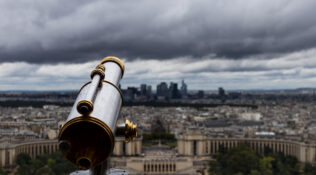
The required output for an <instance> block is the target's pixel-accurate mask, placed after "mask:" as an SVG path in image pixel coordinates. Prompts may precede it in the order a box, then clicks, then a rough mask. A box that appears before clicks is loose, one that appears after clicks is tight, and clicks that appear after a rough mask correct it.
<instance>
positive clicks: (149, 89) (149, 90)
mask: <svg viewBox="0 0 316 175" xmlns="http://www.w3.org/2000/svg"><path fill="white" fill-rule="evenodd" d="M146 93H147V97H151V95H152V90H151V86H150V85H148V86H147V92H146Z"/></svg>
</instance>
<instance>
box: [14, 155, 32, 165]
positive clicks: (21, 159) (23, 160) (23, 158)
mask: <svg viewBox="0 0 316 175" xmlns="http://www.w3.org/2000/svg"><path fill="white" fill-rule="evenodd" d="M15 162H16V164H18V165H20V166H21V165H24V164H26V165H28V164H30V162H31V157H30V156H29V155H28V154H26V153H21V154H19V155H18V156H17V157H16V161H15Z"/></svg>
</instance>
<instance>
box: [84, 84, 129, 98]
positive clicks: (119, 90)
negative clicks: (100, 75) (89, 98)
mask: <svg viewBox="0 0 316 175" xmlns="http://www.w3.org/2000/svg"><path fill="white" fill-rule="evenodd" d="M101 82H104V83H108V84H110V85H112V86H114V87H115V89H117V90H118V92H119V93H120V96H121V98H122V102H123V93H122V91H121V89H120V88H118V87H117V86H116V85H115V84H113V83H111V82H110V81H107V80H102V81H101ZM90 83H91V81H89V82H87V83H86V84H84V85H83V86H82V87H81V88H80V90H79V92H78V94H80V92H81V91H82V89H83V88H84V87H86V86H87V85H88V84H90Z"/></svg>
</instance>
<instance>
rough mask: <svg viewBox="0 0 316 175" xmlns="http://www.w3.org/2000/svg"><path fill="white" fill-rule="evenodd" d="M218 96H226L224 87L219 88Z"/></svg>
mask: <svg viewBox="0 0 316 175" xmlns="http://www.w3.org/2000/svg"><path fill="white" fill-rule="evenodd" d="M218 96H220V97H224V96H225V90H224V88H222V87H219V88H218Z"/></svg>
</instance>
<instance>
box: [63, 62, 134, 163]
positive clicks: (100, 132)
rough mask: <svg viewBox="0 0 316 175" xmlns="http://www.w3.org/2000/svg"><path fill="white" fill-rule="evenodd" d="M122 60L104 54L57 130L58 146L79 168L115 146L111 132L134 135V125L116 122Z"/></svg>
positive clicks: (119, 106)
mask: <svg viewBox="0 0 316 175" xmlns="http://www.w3.org/2000/svg"><path fill="white" fill-rule="evenodd" d="M123 74H124V64H123V62H122V61H121V60H120V59H119V58H117V57H112V56H110V57H106V58H104V59H103V60H102V61H101V62H100V64H99V65H98V66H97V67H96V69H95V70H93V71H92V72H91V79H92V80H91V81H90V82H88V83H86V84H85V85H84V86H83V87H82V88H81V89H80V91H79V93H78V96H77V99H76V101H75V103H74V105H73V107H72V110H71V112H70V114H69V116H68V118H67V121H66V123H65V124H64V125H63V126H62V127H61V129H60V133H59V148H60V150H61V151H62V152H63V154H64V156H65V157H66V158H67V159H68V160H70V161H71V162H73V163H74V164H76V165H77V166H78V167H79V168H80V169H89V168H91V167H95V166H97V165H99V164H101V163H102V162H103V161H105V160H106V158H107V157H108V156H109V155H110V154H111V152H112V151H113V148H114V143H115V141H114V139H115V137H114V135H115V133H119V134H121V135H125V138H126V141H129V140H131V139H132V138H133V137H135V136H136V134H137V130H136V126H135V125H133V124H132V123H130V122H129V121H126V124H125V125H119V126H117V124H116V122H117V119H118V116H119V113H120V110H121V106H122V101H123V99H122V93H121V91H120V89H119V88H118V85H119V83H120V80H121V78H122V76H123Z"/></svg>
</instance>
